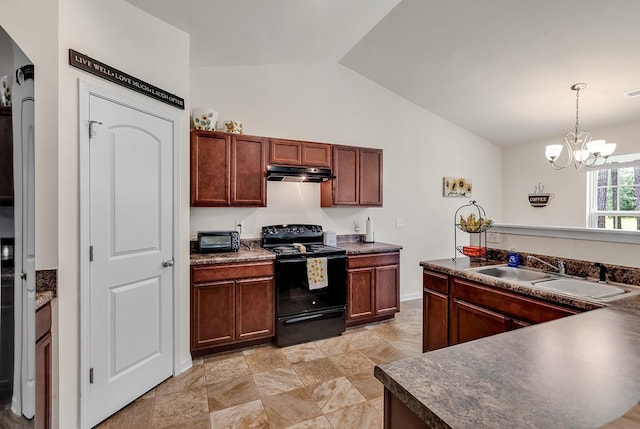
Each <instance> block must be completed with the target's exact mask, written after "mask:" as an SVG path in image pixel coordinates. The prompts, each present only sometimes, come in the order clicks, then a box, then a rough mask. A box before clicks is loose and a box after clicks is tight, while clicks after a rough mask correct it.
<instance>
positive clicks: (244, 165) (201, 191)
mask: <svg viewBox="0 0 640 429" xmlns="http://www.w3.org/2000/svg"><path fill="white" fill-rule="evenodd" d="M266 169H267V142H266V139H265V138H264V137H254V136H244V135H238V134H227V133H219V132H211V131H192V132H191V205H192V206H194V207H228V206H245V207H264V206H266V204H267V184H266V177H265V173H266Z"/></svg>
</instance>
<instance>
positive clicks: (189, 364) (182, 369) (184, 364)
mask: <svg viewBox="0 0 640 429" xmlns="http://www.w3.org/2000/svg"><path fill="white" fill-rule="evenodd" d="M192 366H193V361H192V360H191V356H189V357H188V358H186V359H183V360H182V362H180V374H182V373H183V372H185V371H186V370H188V369H189V368H191V367H192ZM176 375H178V374H176Z"/></svg>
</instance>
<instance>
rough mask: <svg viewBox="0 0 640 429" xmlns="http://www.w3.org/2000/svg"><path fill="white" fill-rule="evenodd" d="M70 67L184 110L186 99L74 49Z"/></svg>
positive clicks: (70, 55) (70, 54)
mask: <svg viewBox="0 0 640 429" xmlns="http://www.w3.org/2000/svg"><path fill="white" fill-rule="evenodd" d="M69 65H71V66H73V67H76V68H79V69H81V70H84V71H86V72H88V73H91V74H93V75H95V76H98V77H101V78H102V79H105V80H108V81H110V82H113V83H115V84H118V85H120V86H124V87H125V88H128V89H131V90H132V91H136V92H139V93H140V94H144V95H146V96H147V97H151V98H153V99H156V100H158V101H161V102H163V103H166V104H169V105H171V106H173V107H176V108H178V109H181V110H184V98H181V97H178V96H177V95H175V94H171V93H170V92H167V91H165V90H163V89H161V88H158V87H157V86H154V85H151V84H150V83H147V82H145V81H143V80H140V79H138V78H136V77H133V76H131V75H130V74H127V73H124V72H122V71H120V70H118V69H116V68H114V67H111V66H109V65H107V64H105V63H102V62H100V61H98V60H95V59H93V58H91V57H89V56H87V55H85V54H81V53H80V52H78V51H74V50H73V49H69Z"/></svg>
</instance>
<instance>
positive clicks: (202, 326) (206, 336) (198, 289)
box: [191, 281, 235, 350]
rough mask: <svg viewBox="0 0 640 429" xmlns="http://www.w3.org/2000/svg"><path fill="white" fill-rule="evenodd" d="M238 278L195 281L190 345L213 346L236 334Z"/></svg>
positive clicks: (226, 340) (231, 338) (232, 337)
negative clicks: (235, 292)
mask: <svg viewBox="0 0 640 429" xmlns="http://www.w3.org/2000/svg"><path fill="white" fill-rule="evenodd" d="M234 289H235V282H234V281H221V282H214V283H200V284H194V285H193V287H192V289H191V293H192V296H191V348H192V350H196V349H200V348H207V347H213V346H217V345H220V344H225V343H228V342H231V341H233V340H234V338H235V329H234V321H235V317H234V312H235V308H234V303H235V294H234Z"/></svg>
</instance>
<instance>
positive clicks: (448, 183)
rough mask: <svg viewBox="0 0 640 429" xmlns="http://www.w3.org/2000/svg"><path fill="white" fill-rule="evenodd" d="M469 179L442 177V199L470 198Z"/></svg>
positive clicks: (470, 187)
mask: <svg viewBox="0 0 640 429" xmlns="http://www.w3.org/2000/svg"><path fill="white" fill-rule="evenodd" d="M471 190H472V186H471V179H468V178H465V177H453V176H451V177H443V178H442V196H443V197H467V198H468V197H471Z"/></svg>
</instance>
